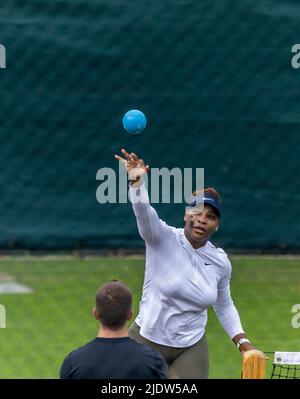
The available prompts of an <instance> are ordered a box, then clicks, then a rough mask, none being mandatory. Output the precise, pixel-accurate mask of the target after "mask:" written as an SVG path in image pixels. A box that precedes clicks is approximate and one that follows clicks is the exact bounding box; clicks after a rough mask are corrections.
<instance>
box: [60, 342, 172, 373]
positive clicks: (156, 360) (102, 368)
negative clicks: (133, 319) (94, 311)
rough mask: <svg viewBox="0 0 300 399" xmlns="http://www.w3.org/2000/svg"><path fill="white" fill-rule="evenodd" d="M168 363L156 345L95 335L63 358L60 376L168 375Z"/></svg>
mask: <svg viewBox="0 0 300 399" xmlns="http://www.w3.org/2000/svg"><path fill="white" fill-rule="evenodd" d="M166 373H167V366H166V363H165V361H164V360H163V358H162V356H161V355H160V354H159V353H158V352H157V351H155V350H154V349H152V348H150V347H148V346H145V345H142V344H140V343H137V342H135V341H134V340H132V339H131V338H129V337H123V338H95V339H94V340H93V341H91V342H89V343H87V344H86V345H85V346H83V347H81V348H79V349H77V350H75V351H73V352H71V353H70V354H69V355H68V356H67V357H66V358H65V360H64V362H63V364H62V367H61V370H60V378H62V379H73V378H79V379H85V378H160V379H162V378H167V375H166Z"/></svg>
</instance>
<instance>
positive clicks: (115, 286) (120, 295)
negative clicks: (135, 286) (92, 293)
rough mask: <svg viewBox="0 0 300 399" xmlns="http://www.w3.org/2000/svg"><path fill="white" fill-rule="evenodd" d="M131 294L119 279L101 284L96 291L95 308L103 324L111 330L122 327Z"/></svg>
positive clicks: (128, 309) (126, 317)
mask: <svg viewBox="0 0 300 399" xmlns="http://www.w3.org/2000/svg"><path fill="white" fill-rule="evenodd" d="M131 305H132V295H131V292H130V290H129V288H128V287H127V286H126V285H125V284H123V283H122V282H121V281H118V280H113V281H112V282H110V283H106V284H103V285H102V286H101V287H100V288H99V289H98V291H97V293H96V310H97V312H98V314H99V320H100V322H101V324H103V326H105V327H108V328H110V329H111V330H118V329H119V328H121V327H123V326H124V325H125V324H126V322H127V320H128V316H129V312H130V310H131Z"/></svg>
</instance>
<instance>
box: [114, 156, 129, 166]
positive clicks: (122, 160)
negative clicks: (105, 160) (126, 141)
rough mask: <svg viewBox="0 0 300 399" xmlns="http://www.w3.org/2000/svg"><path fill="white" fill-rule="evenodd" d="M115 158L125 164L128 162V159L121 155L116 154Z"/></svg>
mask: <svg viewBox="0 0 300 399" xmlns="http://www.w3.org/2000/svg"><path fill="white" fill-rule="evenodd" d="M115 158H116V159H117V160H118V161H120V162H122V163H123V164H124V165H126V164H127V161H126V159H124V158H122V157H120V155H115Z"/></svg>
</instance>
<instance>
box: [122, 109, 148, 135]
mask: <svg viewBox="0 0 300 399" xmlns="http://www.w3.org/2000/svg"><path fill="white" fill-rule="evenodd" d="M122 122H123V127H124V129H125V130H126V131H127V132H128V133H131V134H138V133H141V132H142V131H143V130H144V129H145V127H146V125H147V119H146V117H145V115H144V113H143V112H142V111H139V110H138V109H131V110H130V111H128V112H126V114H125V115H124V116H123V120H122Z"/></svg>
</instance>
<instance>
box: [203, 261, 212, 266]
mask: <svg viewBox="0 0 300 399" xmlns="http://www.w3.org/2000/svg"><path fill="white" fill-rule="evenodd" d="M204 264H205V266H211V265H212V263H206V262H204Z"/></svg>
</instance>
